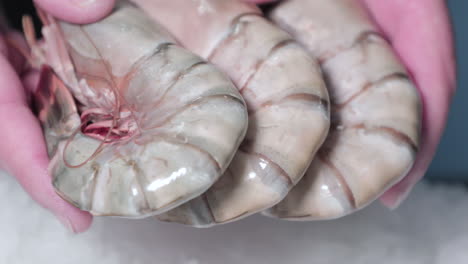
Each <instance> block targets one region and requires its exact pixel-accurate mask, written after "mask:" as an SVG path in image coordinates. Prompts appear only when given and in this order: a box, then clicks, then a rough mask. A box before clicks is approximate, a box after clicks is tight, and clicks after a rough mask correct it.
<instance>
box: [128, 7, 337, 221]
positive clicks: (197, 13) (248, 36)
mask: <svg viewBox="0 0 468 264" xmlns="http://www.w3.org/2000/svg"><path fill="white" fill-rule="evenodd" d="M135 2H137V3H138V4H139V5H141V6H142V7H143V9H144V10H146V11H148V12H149V13H150V14H152V15H153V17H154V19H156V20H158V21H159V22H160V23H162V24H163V25H165V26H166V28H167V29H168V30H169V31H170V32H171V33H172V34H173V35H174V36H175V37H176V38H177V39H178V40H179V41H180V42H181V43H182V44H183V45H184V46H185V47H187V48H188V49H190V50H191V51H194V52H196V53H197V54H200V55H201V56H202V57H204V58H206V59H208V60H209V61H210V62H213V63H214V64H215V65H216V66H218V67H219V68H221V69H222V70H223V71H224V72H225V73H226V74H227V75H229V77H231V79H232V80H233V81H234V83H235V84H236V86H237V88H238V89H239V91H240V92H241V94H242V96H243V97H244V99H245V101H246V103H247V107H248V110H249V128H248V132H247V136H246V138H245V139H244V141H243V143H242V144H241V146H240V148H239V150H238V152H237V154H236V155H235V157H234V159H233V161H232V163H231V165H230V166H229V168H228V169H227V171H226V173H225V174H224V175H223V176H222V177H221V178H220V179H219V180H218V181H217V182H216V183H215V184H214V185H213V186H212V187H211V188H210V189H209V190H208V191H207V192H205V193H204V194H203V195H201V196H199V197H198V198H196V199H193V200H191V201H190V202H188V203H186V204H184V205H182V206H180V207H178V208H176V209H173V210H171V211H169V212H167V213H165V214H163V215H159V216H158V219H160V220H164V221H171V222H179V223H183V224H188V225H194V226H198V227H208V226H212V225H216V224H222V223H227V222H230V221H234V220H237V219H240V218H242V217H246V216H248V215H251V214H253V213H256V212H259V211H262V210H265V209H267V208H269V207H271V206H273V205H274V204H276V203H278V202H279V201H281V200H282V199H283V198H284V196H285V195H286V194H287V193H288V192H289V190H290V189H291V188H292V187H293V186H294V185H295V184H296V183H297V182H298V181H299V180H300V178H301V177H302V176H303V175H304V172H305V170H306V168H307V167H308V166H309V164H310V162H311V160H312V158H313V156H314V155H315V153H316V151H317V150H318V148H319V146H320V145H321V144H322V143H323V141H324V140H325V137H326V134H327V132H328V128H329V101H328V93H327V91H326V87H325V83H324V81H323V79H322V76H321V71H320V67H319V65H318V63H317V62H316V61H315V60H314V59H312V58H311V57H310V56H309V55H308V54H307V51H306V50H305V49H303V48H302V47H300V46H299V45H298V44H297V43H296V42H295V41H294V40H293V39H292V38H291V36H290V35H289V34H287V33H286V32H284V31H283V30H281V29H279V28H278V27H276V26H275V25H273V24H272V23H270V22H269V21H268V20H267V19H266V18H264V17H263V15H262V14H261V12H260V10H258V9H257V7H255V6H254V5H249V4H246V3H243V2H242V1H231V0H203V1H186V0H172V1H163V0H157V1H148V0H138V1H135ZM174 13H178V14H182V16H183V17H184V20H183V23H181V21H180V20H178V19H175V18H174V17H171V15H170V14H174ZM188 25H189V26H188Z"/></svg>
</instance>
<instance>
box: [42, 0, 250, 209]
mask: <svg viewBox="0 0 468 264" xmlns="http://www.w3.org/2000/svg"><path fill="white" fill-rule="evenodd" d="M43 20H44V22H45V24H46V26H45V28H44V30H43V32H44V37H45V44H44V46H42V47H40V48H39V49H40V50H43V51H44V53H45V57H46V58H47V59H46V61H45V63H46V64H48V65H49V66H50V67H51V68H52V70H53V71H52V72H51V71H47V70H45V71H43V74H42V79H41V86H40V87H39V90H38V91H39V92H38V94H37V98H38V100H37V101H38V108H39V109H38V110H39V118H40V120H41V122H42V124H43V127H44V132H45V137H46V141H47V145H48V149H49V154H50V156H51V160H52V161H51V164H50V173H51V175H52V176H53V184H54V186H55V188H56V190H57V192H58V193H59V194H60V195H61V196H62V197H63V198H65V199H66V200H68V201H69V202H71V203H73V204H74V205H76V206H77V207H79V208H81V209H83V210H87V211H90V212H91V213H93V214H95V215H110V216H122V217H145V216H150V215H155V214H159V213H162V212H164V211H167V210H169V209H171V208H173V207H176V206H178V205H180V204H182V203H184V202H186V201H188V200H190V199H192V198H194V197H196V196H198V195H200V194H201V193H203V192H204V191H206V190H207V189H208V188H209V187H210V186H211V185H212V184H213V183H214V182H215V181H216V180H217V179H218V178H219V177H220V176H221V175H222V174H223V173H224V172H225V170H226V168H227V166H228V164H229V163H230V162H231V160H232V158H233V156H234V154H235V152H236V150H237V148H238V147H239V144H240V143H241V141H242V139H243V138H244V136H245V133H246V129H247V123H248V119H247V111H246V107H245V103H244V100H243V99H242V97H241V96H240V94H239V92H238V91H237V89H236V87H235V86H234V85H233V83H232V82H231V81H230V80H229V79H228V78H227V77H226V76H225V75H224V74H223V73H221V72H220V71H218V70H217V69H216V68H215V67H214V66H212V65H211V64H208V63H206V62H205V61H204V60H202V59H201V58H200V57H198V56H195V55H193V54H192V53H190V52H188V51H186V50H184V49H183V48H181V47H179V46H177V45H176V44H174V41H173V40H172V38H171V37H170V36H169V34H168V33H166V31H165V30H164V29H163V28H162V27H161V26H160V25H158V24H156V23H155V22H154V21H152V20H151V19H150V18H148V17H147V16H146V15H145V14H144V13H143V12H142V11H140V10H139V9H138V8H136V7H134V6H133V5H130V4H128V3H127V2H125V1H121V2H120V3H119V4H118V6H117V7H116V8H115V10H114V11H113V13H112V14H111V15H109V16H108V17H106V18H105V19H103V20H101V21H99V22H97V23H94V24H90V25H72V24H67V23H63V22H56V21H55V20H54V19H53V18H51V17H49V16H47V15H43ZM36 49H38V48H36ZM73 98H74V99H75V100H76V102H77V104H76V105H75V101H74V99H73Z"/></svg>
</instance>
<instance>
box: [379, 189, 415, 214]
mask: <svg viewBox="0 0 468 264" xmlns="http://www.w3.org/2000/svg"><path fill="white" fill-rule="evenodd" d="M410 193H411V189H410V190H408V191H405V192H403V193H402V194H400V195H398V197H396V198H395V200H393V201H392V202H390V203H385V206H386V207H387V208H388V209H390V210H392V211H394V210H396V209H398V208H399V207H400V205H401V204H402V203H403V202H404V201H406V199H407V198H408V196H409V194H410Z"/></svg>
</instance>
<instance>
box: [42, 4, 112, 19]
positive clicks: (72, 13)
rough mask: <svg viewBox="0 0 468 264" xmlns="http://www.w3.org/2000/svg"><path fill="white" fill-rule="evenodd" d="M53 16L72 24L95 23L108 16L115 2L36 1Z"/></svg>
mask: <svg viewBox="0 0 468 264" xmlns="http://www.w3.org/2000/svg"><path fill="white" fill-rule="evenodd" d="M34 2H35V3H36V5H38V6H39V7H40V8H42V9H44V10H45V11H46V12H48V13H50V14H51V15H53V16H55V17H57V18H59V19H62V20H64V21H68V22H71V23H77V24H85V23H92V22H95V21H97V20H99V19H101V18H102V17H104V16H105V15H107V14H108V13H109V12H110V11H111V10H112V8H113V7H114V4H115V0H34Z"/></svg>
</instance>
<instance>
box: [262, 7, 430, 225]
mask: <svg viewBox="0 0 468 264" xmlns="http://www.w3.org/2000/svg"><path fill="white" fill-rule="evenodd" d="M270 17H271V18H272V20H273V21H274V22H276V23H277V24H278V25H279V26H280V27H282V28H283V29H285V30H286V31H288V32H289V33H291V34H292V35H293V36H294V37H295V38H296V39H297V40H298V41H299V42H300V43H301V44H302V45H304V46H305V47H306V48H307V49H308V50H309V52H310V53H311V54H312V55H314V56H315V57H317V58H318V59H319V61H320V63H321V67H322V70H323V72H324V76H325V80H326V82H327V86H328V89H329V92H330V97H331V102H332V105H331V111H332V113H331V116H332V117H331V118H332V127H331V130H330V133H329V135H328V138H327V140H326V142H325V143H324V146H323V147H322V148H321V149H320V150H319V153H318V154H317V157H316V158H315V159H314V161H313V163H312V165H311V167H310V168H309V170H308V171H307V173H306V175H305V176H304V178H303V179H302V180H301V182H299V184H297V185H296V187H295V188H294V189H292V191H291V192H290V193H289V194H288V195H287V196H286V198H285V199H284V200H283V201H282V202H281V203H279V204H278V205H276V206H275V207H273V208H272V209H271V210H268V211H267V212H266V214H267V215H270V216H275V217H280V218H286V219H291V220H315V219H332V218H338V217H341V216H344V215H346V214H349V213H352V212H354V211H356V210H358V209H361V208H363V207H364V206H366V205H367V204H369V203H370V202H372V201H374V200H375V199H376V198H377V197H378V196H380V195H381V194H382V193H383V192H384V191H385V190H387V189H388V188H390V187H391V186H392V185H394V184H395V183H397V182H398V181H399V180H400V179H402V177H404V176H405V175H406V174H407V172H408V171H409V169H410V168H411V167H412V164H413V162H414V160H415V156H416V153H417V151H418V147H419V141H420V136H419V133H420V127H421V102H420V98H419V95H418V92H417V89H416V87H415V86H414V85H413V83H412V82H411V80H410V77H409V76H408V73H407V71H406V69H405V68H404V66H403V65H402V63H401V62H400V61H399V60H398V58H397V56H396V55H395V54H394V53H393V51H392V47H391V46H390V45H389V44H388V42H387V41H386V40H385V38H384V37H382V35H381V34H380V33H379V32H378V31H377V29H376V28H375V26H374V25H373V23H372V21H371V20H370V19H369V17H368V14H367V13H366V12H365V10H364V9H363V7H361V6H360V5H359V3H358V1H355V0H290V1H284V2H281V3H280V4H279V5H278V6H276V7H275V8H274V9H273V10H272V11H271V13H270Z"/></svg>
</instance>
